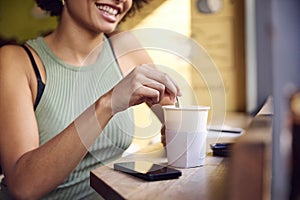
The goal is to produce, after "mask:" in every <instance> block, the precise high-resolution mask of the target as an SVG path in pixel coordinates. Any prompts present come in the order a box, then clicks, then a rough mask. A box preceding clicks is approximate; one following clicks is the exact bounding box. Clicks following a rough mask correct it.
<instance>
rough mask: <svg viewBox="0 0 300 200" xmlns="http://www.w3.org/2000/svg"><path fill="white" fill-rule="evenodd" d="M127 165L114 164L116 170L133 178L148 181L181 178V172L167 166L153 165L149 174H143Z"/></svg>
mask: <svg viewBox="0 0 300 200" xmlns="http://www.w3.org/2000/svg"><path fill="white" fill-rule="evenodd" d="M127 164H128V162H127V163H126V162H125V163H115V164H114V169H115V170H118V171H121V172H124V173H127V174H130V175H132V176H135V177H138V178H141V179H143V180H146V181H158V180H167V179H175V178H178V177H179V176H181V171H179V170H177V169H173V168H170V167H167V166H162V165H158V164H153V166H154V168H153V169H152V170H151V171H149V172H147V173H141V172H137V171H134V170H133V169H131V168H128V167H126V165H127Z"/></svg>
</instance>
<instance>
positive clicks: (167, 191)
mask: <svg viewBox="0 0 300 200" xmlns="http://www.w3.org/2000/svg"><path fill="white" fill-rule="evenodd" d="M239 119H241V118H239ZM245 119H247V120H249V118H245ZM242 121H243V123H245V124H243V125H242V126H239V127H242V128H245V126H246V125H248V124H249V122H250V121H244V120H242ZM209 134H212V135H213V134H215V137H218V138H219V139H218V142H222V141H225V142H228V141H233V140H234V139H235V138H236V137H238V136H239V135H238V134H233V135H232V134H230V133H227V134H222V136H223V137H220V135H218V134H216V133H209ZM226 135H227V136H228V137H226ZM213 138H214V137H213V136H208V140H209V139H210V140H211V142H213V141H215V140H213ZM229 159H230V158H224V157H215V156H212V153H211V152H208V153H207V157H206V161H205V165H204V166H201V167H194V168H187V169H180V168H177V169H179V170H181V172H182V176H181V177H179V178H178V179H171V180H163V181H153V182H147V181H144V180H142V179H139V178H136V177H133V176H131V175H127V174H125V173H122V172H119V171H115V170H114V169H113V163H116V162H125V161H137V160H142V161H149V162H153V163H157V164H164V165H166V164H167V158H166V152H165V148H164V147H163V145H162V144H161V143H156V144H154V145H151V146H148V147H146V148H145V149H143V150H141V151H139V152H138V153H134V154H131V155H128V156H126V157H122V158H120V159H118V160H116V161H114V162H112V163H109V164H108V165H105V166H102V167H99V168H97V169H94V170H92V171H91V173H90V185H91V187H92V188H93V189H94V190H95V191H97V192H98V193H99V194H100V195H101V196H102V197H104V198H105V199H133V200H134V199H151V200H152V199H172V200H176V199H187V200H188V199H205V200H207V199H212V200H219V199H222V200H223V199H226V198H225V197H226V195H227V187H226V185H227V184H226V183H227V181H228V180H227V179H228V171H229V170H228V168H229Z"/></svg>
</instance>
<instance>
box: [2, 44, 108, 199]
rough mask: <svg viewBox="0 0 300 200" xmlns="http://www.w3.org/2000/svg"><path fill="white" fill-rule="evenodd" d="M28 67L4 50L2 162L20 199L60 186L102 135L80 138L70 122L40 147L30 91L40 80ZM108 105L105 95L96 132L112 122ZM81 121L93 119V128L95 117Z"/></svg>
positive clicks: (19, 52) (14, 51) (21, 56)
mask: <svg viewBox="0 0 300 200" xmlns="http://www.w3.org/2000/svg"><path fill="white" fill-rule="evenodd" d="M24 66H28V67H24ZM30 67H31V64H30V61H29V60H28V59H27V55H26V54H25V52H24V51H23V49H21V48H20V47H16V46H7V47H3V48H1V49H0V110H1V112H0V121H1V123H0V161H1V166H2V168H3V171H4V174H5V178H6V183H7V185H8V188H9V189H10V191H11V193H12V194H13V195H14V196H15V197H17V198H20V199H23V198H24V199H27V198H29V199H37V198H39V197H41V196H43V195H44V194H46V193H48V192H50V191H51V190H53V189H54V188H55V187H57V186H58V185H59V184H60V183H61V182H63V181H64V180H65V179H66V177H67V176H68V175H69V174H70V173H71V172H72V170H73V169H74V168H75V167H76V166H77V164H78V163H79V162H80V161H81V159H82V158H83V157H84V155H85V154H86V152H87V147H88V146H89V145H91V144H92V143H93V141H94V140H95V138H96V137H97V136H98V134H99V130H95V131H93V132H91V131H90V130H89V137H84V135H79V134H82V132H80V133H78V131H77V128H76V126H75V124H74V123H72V124H70V125H69V126H68V127H67V128H66V129H65V130H64V131H62V132H61V133H60V134H58V135H57V136H56V137H54V138H53V139H51V140H50V141H49V142H47V143H45V144H44V145H42V146H39V134H38V127H37V122H36V118H35V114H34V110H33V102H34V101H33V99H34V98H33V97H32V96H33V95H32V91H31V81H36V79H35V77H34V76H31V75H30V74H31V71H30V70H29V69H31V68H30ZM32 79H33V80H32ZM104 102H107V100H105V96H104V97H102V98H101V99H100V100H99V101H98V106H97V107H96V110H97V112H98V113H101V117H99V118H97V120H99V124H100V125H101V126H100V127H99V126H97V129H99V128H100V129H101V128H103V127H104V126H105V125H106V124H107V122H108V121H109V119H110V118H111V113H112V112H111V110H110V105H108V104H105V103H104ZM82 119H84V121H85V122H87V121H88V120H89V121H90V123H93V124H92V125H93V126H94V124H95V112H93V110H92V109H89V110H87V111H86V112H84V113H83V114H82V115H81V116H80V117H79V118H78V119H77V120H78V121H79V122H80V121H83V120H82ZM97 122H98V121H97ZM97 122H96V123H97ZM77 124H81V123H77ZM97 125H98V124H97ZM82 128H88V126H87V127H82ZM83 138H86V139H85V140H83ZM84 143H85V144H84Z"/></svg>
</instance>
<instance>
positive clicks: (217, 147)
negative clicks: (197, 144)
mask: <svg viewBox="0 0 300 200" xmlns="http://www.w3.org/2000/svg"><path fill="white" fill-rule="evenodd" d="M233 145H234V143H231V142H227V143H214V144H210V148H211V149H212V151H213V156H222V157H229V156H230V154H231V151H232V146H233Z"/></svg>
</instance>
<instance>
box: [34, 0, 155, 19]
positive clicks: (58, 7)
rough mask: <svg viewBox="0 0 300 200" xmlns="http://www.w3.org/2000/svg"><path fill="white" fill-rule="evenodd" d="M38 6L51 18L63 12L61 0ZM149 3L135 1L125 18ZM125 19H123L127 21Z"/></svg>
mask: <svg viewBox="0 0 300 200" xmlns="http://www.w3.org/2000/svg"><path fill="white" fill-rule="evenodd" d="M36 3H37V5H38V6H39V7H40V8H41V9H43V10H45V11H47V12H49V13H50V15H51V16H60V15H61V12H62V8H63V5H62V1H61V0H36ZM147 3H149V0H133V1H132V7H131V9H130V10H129V11H128V13H127V14H126V16H125V17H127V16H133V15H134V14H135V13H136V11H138V10H140V9H141V8H142V7H143V5H144V4H147ZM125 17H124V18H123V19H125Z"/></svg>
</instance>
